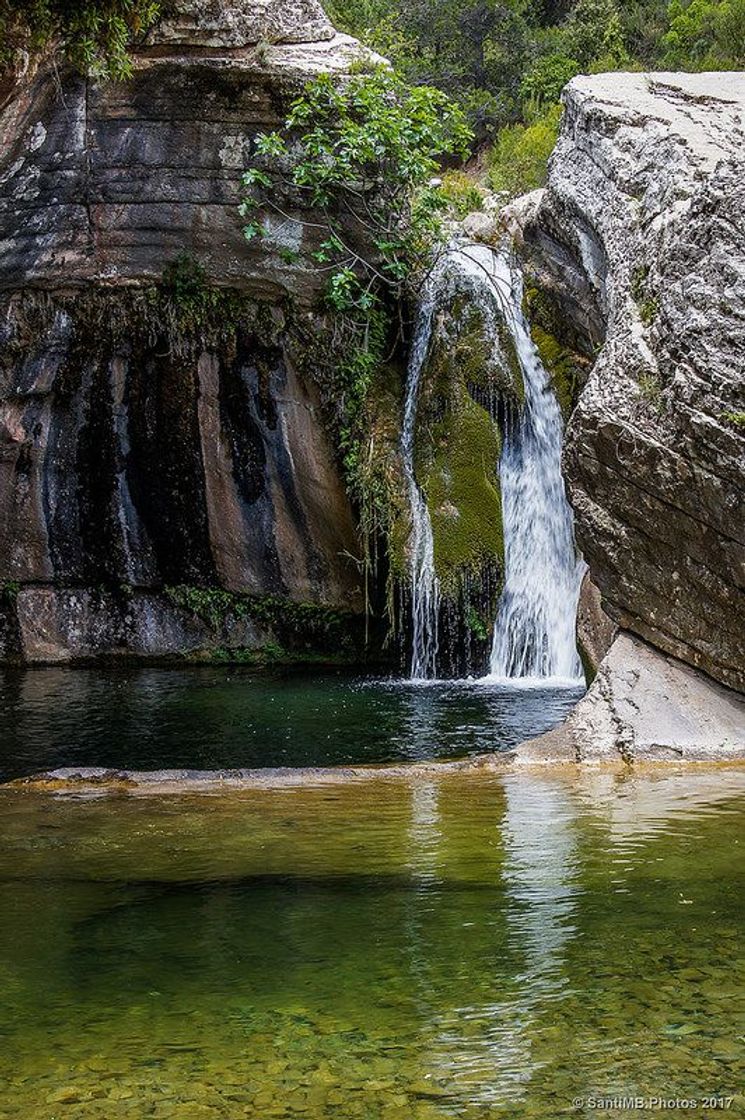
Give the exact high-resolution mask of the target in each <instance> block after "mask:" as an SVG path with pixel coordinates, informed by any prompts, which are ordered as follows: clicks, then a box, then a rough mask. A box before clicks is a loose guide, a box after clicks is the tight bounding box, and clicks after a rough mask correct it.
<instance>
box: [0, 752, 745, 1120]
mask: <svg viewBox="0 0 745 1120" xmlns="http://www.w3.org/2000/svg"><path fill="white" fill-rule="evenodd" d="M744 793H745V772H743V771H737V770H732V771H726V770H724V771H715V772H709V773H708V774H707V773H706V772H704V771H696V772H688V773H681V774H671V773H667V774H665V775H664V776H658V777H647V778H645V777H636V778H628V779H622V778H619V777H610V776H603V775H600V774H597V775H592V774H586V775H584V776H578V777H575V778H572V779H571V780H570V779H559V778H552V777H550V776H547V775H543V776H541V775H538V776H536V775H527V774H526V775H515V776H508V777H502V778H498V777H496V776H490V775H485V774H479V775H451V776H449V777H447V778H445V777H441V778H439V779H438V780H424V779H421V778H419V779H416V778H413V777H412V778H408V779H406V780H395V781H393V780H389V781H383V780H380V779H378V780H375V781H370V782H361V783H356V784H351V785H335V786H317V787H308V788H294V789H284V790H281V789H276V790H271V789H264V790H254V791H244V792H242V793H234V794H232V795H227V794H225V795H219V796H208V795H203V796H201V797H198V796H195V795H191V796H178V797H172V798H162V799H159V798H155V797H132V796H101V797H96V798H81V797H75V796H71V795H65V796H52V795H50V794H40V793H31V792H26V791H24V792H11V791H8V790H4V791H0V993H1V1001H0V1117H3V1118H4V1120H7V1118H10V1117H13V1118H19V1120H20V1118H22V1120H53V1118H63V1117H64V1118H67V1117H69V1118H77V1120H93V1118H98V1120H116V1118H119V1117H122V1118H123V1117H127V1118H133V1120H134V1118H138V1120H139V1118H141V1117H162V1118H164V1120H165V1118H167V1120H176V1118H178V1120H210V1118H212V1120H235V1118H238V1117H245V1118H252V1120H254V1118H257V1120H258V1118H260V1120H264V1118H295V1117H301V1118H308V1120H316V1118H319V1120H322V1118H327V1117H328V1118H329V1120H336V1118H338V1120H355V1118H360V1120H363V1118H365V1120H366V1118H370V1120H445V1118H449V1117H465V1118H468V1120H471V1118H473V1120H486V1118H490V1117H531V1118H534V1117H535V1118H542V1120H543V1118H545V1120H554V1118H555V1117H561V1116H586V1117H591V1116H596V1115H597V1110H594V1109H592V1108H590V1107H589V1106H587V1105H574V1104H573V1103H572V1102H573V1099H574V1098H575V1097H582V1098H591V1097H593V1096H600V1095H603V1096H609V1095H617V1094H618V1095H632V1096H637V1095H640V1096H665V1097H668V1098H670V1097H676V1096H677V1097H686V1098H691V1097H695V1098H697V1099H698V1100H699V1101H700V1100H701V1099H702V1098H703V1097H704V1096H712V1095H721V1096H723V1097H728V1096H735V1098H736V1099H735V1101H734V1103H733V1105H732V1107H731V1108H730V1109H729V1111H728V1112H725V1113H724V1114H727V1115H731V1116H743V1115H745V1098H743V1096H742V1089H743V1085H745V1078H744V1076H743V1075H744V1073H745V1061H744V1057H745V1042H744V1041H743V1039H744V1036H745V1016H744V1012H745V947H744V945H743V928H744V920H745V892H744V891H743V855H742V854H743V846H744V845H745V801H744V800H743V794H744ZM738 1094H740V1095H739V1096H738ZM604 1114H605V1115H610V1116H627V1115H640V1113H638V1112H631V1111H628V1110H625V1109H620V1110H619V1109H616V1110H605V1112H604ZM642 1114H643V1113H642ZM674 1114H675V1115H681V1114H682V1115H691V1116H692V1115H695V1116H696V1117H697V1118H700V1117H702V1116H714V1115H718V1114H719V1113H718V1112H717V1111H716V1110H706V1109H703V1108H701V1107H699V1108H698V1109H697V1110H694V1111H683V1112H680V1111H676V1112H675V1113H674Z"/></svg>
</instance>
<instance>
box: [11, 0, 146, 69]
mask: <svg viewBox="0 0 745 1120" xmlns="http://www.w3.org/2000/svg"><path fill="white" fill-rule="evenodd" d="M159 14H160V3H159V2H158V0H79V2H78V3H73V2H70V0H0V70H2V69H4V68H6V67H8V66H10V65H11V64H12V63H13V60H14V58H15V57H16V54H17V52H18V50H20V49H26V50H32V51H34V50H41V49H43V48H44V47H46V46H47V45H48V44H50V43H54V44H55V45H56V46H57V48H58V50H59V52H60V53H61V54H62V55H63V56H64V57H66V58H67V59H68V61H70V62H71V63H72V64H73V65H74V66H75V67H76V68H77V69H78V70H80V71H81V72H83V73H92V74H96V75H98V76H100V77H113V78H123V77H126V76H127V75H128V74H129V73H130V72H131V68H132V67H131V60H130V57H129V46H130V44H131V42H132V41H133V39H135V38H137V37H138V36H140V35H142V34H143V33H144V32H145V31H147V29H148V28H149V27H151V26H152V25H153V23H155V21H156V20H157V18H158V16H159Z"/></svg>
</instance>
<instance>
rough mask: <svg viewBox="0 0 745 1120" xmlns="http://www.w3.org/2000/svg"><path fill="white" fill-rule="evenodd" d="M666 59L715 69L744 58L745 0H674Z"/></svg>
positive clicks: (700, 67)
mask: <svg viewBox="0 0 745 1120" xmlns="http://www.w3.org/2000/svg"><path fill="white" fill-rule="evenodd" d="M668 18H669V21H670V27H669V30H668V32H667V34H666V35H665V37H664V46H665V48H666V51H667V53H666V56H665V59H666V62H667V64H668V65H670V66H675V67H688V68H690V67H694V68H696V69H709V68H711V69H716V68H717V67H719V66H723V65H729V66H737V65H739V64H742V63H743V61H744V60H745V0H671V3H670V7H669V11H668Z"/></svg>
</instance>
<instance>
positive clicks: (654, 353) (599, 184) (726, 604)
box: [507, 73, 745, 742]
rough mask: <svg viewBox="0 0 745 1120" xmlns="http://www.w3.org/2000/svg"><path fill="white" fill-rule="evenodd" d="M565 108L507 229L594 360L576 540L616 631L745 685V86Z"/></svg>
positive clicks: (582, 408)
mask: <svg viewBox="0 0 745 1120" xmlns="http://www.w3.org/2000/svg"><path fill="white" fill-rule="evenodd" d="M564 105H565V112H564V120H563V125H562V131H561V136H560V139H559V143H558V146H557V148H556V151H555V153H554V156H553V157H552V160H551V165H550V172H549V178H548V185H547V188H546V190H545V191H544V193H543V194H542V195H540V196H536V195H531V196H528V197H527V198H526V200H525V201H524V202H523V203H521V204H518V205H517V206H513V207H512V208H511V209H510V210H509V211H508V213H507V220H508V222H509V223H510V224H511V225H512V227H513V229H515V230H516V231H517V232H518V237H519V240H520V242H521V250H522V253H523V256H524V259H525V262H526V266H527V269H528V271H529V274H530V276H531V281H532V282H534V283H535V284H536V285H537V287H538V288H539V289H540V291H541V294H542V296H543V298H544V299H545V300H547V301H549V302H550V303H551V304H552V305H553V308H554V311H555V312H556V315H557V317H558V318H559V319H560V320H561V321H562V322H563V324H564V326H565V328H566V330H567V333H569V334H572V335H573V338H574V342H575V344H576V342H577V340H579V341H580V343H581V344H582V345H583V347H584V349H585V351H586V352H587V353H588V354H594V351H595V350H596V349H597V348H598V347H600V350H599V353H598V355H597V361H596V362H595V365H594V368H593V371H592V373H591V375H590V378H589V381H588V383H587V385H586V387H585V389H584V391H583V392H582V394H581V396H580V399H579V403H578V405H577V407H576V408H575V410H574V412H573V415H572V418H571V421H570V424H569V427H568V433H567V446H566V450H565V456H564V461H565V468H566V477H567V482H568V487H569V491H570V495H571V499H572V503H573V506H574V509H575V515H576V526H577V536H578V540H579V544H580V546H581V548H582V551H583V553H584V555H585V557H586V559H587V561H588V563H589V565H590V569H591V573H592V577H593V579H594V581H595V582H596V583H597V584H598V586H599V588H600V590H601V592H602V596H603V605H604V607H605V609H606V610H607V611H608V613H609V614H610V615H611V616H612V617H613V619H614V620H615V621H616V622H617V623H619V624H620V625H621V626H622V627H623V628H625V629H626V630H629V631H633V632H634V633H635V634H637V635H639V636H641V637H642V638H645V639H646V640H647V641H649V642H650V643H651V644H652V645H654V646H656V647H658V648H659V649H661V650H663V651H665V652H667V653H670V654H672V655H674V656H675V657H676V658H679V659H680V660H681V661H682V662H685V663H687V664H689V665H692V666H696V667H698V668H701V669H703V670H705V672H706V673H708V674H709V675H710V676H711V677H713V678H714V679H716V680H718V681H720V682H722V683H723V684H726V685H729V686H731V687H733V688H737V689H743V688H745V487H744V486H743V462H744V461H745V426H744V425H745V367H744V366H743V358H742V355H743V352H744V351H745V319H744V318H743V313H742V309H743V306H745V188H744V187H743V182H745V178H744V175H743V173H744V172H745V124H744V120H745V75H743V74H735V73H727V74H605V75H597V76H594V77H580V78H576V79H575V80H574V81H572V82H571V83H570V84H569V86H568V87H567V89H566V91H565V94H564ZM623 648H624V649H628V646H627V645H624V646H623ZM634 648H638V649H642V648H646V647H641V646H639V647H634ZM607 664H608V665H610V666H611V669H612V667H613V666H614V665H615V660H613V659H611V660H610V661H609V662H608V663H607ZM606 676H607V673H606ZM702 734H703V732H702ZM703 741H705V742H706V741H708V739H707V738H706V736H704V740H703Z"/></svg>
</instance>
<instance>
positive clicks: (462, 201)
mask: <svg viewBox="0 0 745 1120" xmlns="http://www.w3.org/2000/svg"><path fill="white" fill-rule="evenodd" d="M440 194H441V195H442V197H443V199H444V200H445V202H446V203H447V206H448V209H449V210H450V212H451V213H452V214H453V216H454V217H456V218H459V219H460V218H465V216H466V214H471V213H472V212H473V211H474V210H483V208H484V195H483V191H482V190H481V188H480V187H479V186H477V184H476V183H475V182H474V181H473V179H472V178H471V177H470V175H467V174H466V173H465V171H446V172H445V174H444V175H443V177H442V186H441V187H440Z"/></svg>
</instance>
